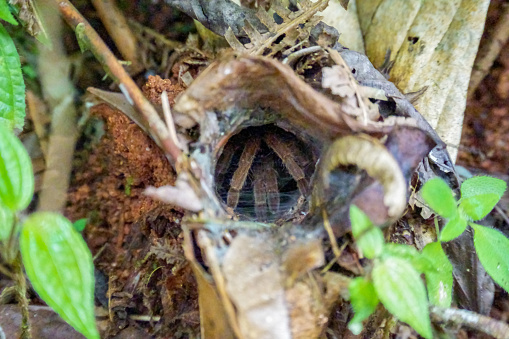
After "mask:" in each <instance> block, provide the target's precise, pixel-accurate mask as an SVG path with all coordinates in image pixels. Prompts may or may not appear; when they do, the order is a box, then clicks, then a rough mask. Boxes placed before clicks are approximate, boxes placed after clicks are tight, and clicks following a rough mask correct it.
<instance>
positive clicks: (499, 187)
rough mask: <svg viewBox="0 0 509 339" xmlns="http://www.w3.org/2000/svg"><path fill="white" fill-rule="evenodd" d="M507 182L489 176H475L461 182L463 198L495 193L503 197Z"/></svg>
mask: <svg viewBox="0 0 509 339" xmlns="http://www.w3.org/2000/svg"><path fill="white" fill-rule="evenodd" d="M506 188H507V184H506V183H505V181H503V180H500V179H497V178H492V177H488V176H480V177H473V178H470V179H467V180H465V181H464V182H463V183H462V184H461V199H465V198H470V197H474V196H476V195H481V194H488V193H493V194H496V195H498V196H499V197H502V195H503V194H504V192H505V190H506Z"/></svg>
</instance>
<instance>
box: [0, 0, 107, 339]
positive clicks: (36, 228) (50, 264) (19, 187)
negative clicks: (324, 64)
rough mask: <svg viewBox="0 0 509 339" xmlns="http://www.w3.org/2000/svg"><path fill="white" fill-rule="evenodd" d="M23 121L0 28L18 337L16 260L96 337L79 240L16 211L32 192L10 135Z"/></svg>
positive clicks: (16, 69) (11, 57)
mask: <svg viewBox="0 0 509 339" xmlns="http://www.w3.org/2000/svg"><path fill="white" fill-rule="evenodd" d="M0 19H3V20H5V21H7V22H9V23H11V24H15V25H17V22H16V20H15V19H14V18H13V17H12V15H11V13H10V11H9V7H8V5H7V3H6V2H5V0H0ZM24 117H25V85H24V82H23V76H22V73H21V64H20V60H19V56H18V53H17V51H16V47H15V46H14V43H13V41H12V39H11V38H10V36H9V34H8V33H7V31H6V30H5V28H4V27H3V26H2V25H0V254H1V255H2V257H3V259H4V261H5V262H6V263H7V264H11V265H12V266H13V269H15V271H16V272H14V273H15V275H17V279H16V281H17V282H18V285H19V286H16V289H17V290H18V291H19V292H18V299H19V302H20V305H21V308H22V315H23V322H22V334H21V335H20V336H21V337H23V338H27V337H29V336H30V335H29V330H28V304H27V301H26V291H25V289H26V285H25V283H24V282H25V279H24V275H23V271H22V268H21V261H22V263H23V266H24V267H25V270H26V275H27V276H28V278H29V279H30V282H31V283H32V286H33V288H34V290H35V291H36V292H37V293H38V294H39V296H40V297H41V298H42V299H43V300H44V301H45V302H46V303H47V304H48V305H49V306H51V307H52V308H53V309H54V310H55V311H56V312H57V313H58V314H59V315H60V316H61V317H62V318H63V319H64V320H65V321H67V322H68V323H69V324H70V325H71V326H73V327H74V328H75V329H76V330H77V331H78V332H80V333H82V334H83V335H84V336H85V337H87V338H99V333H98V331H97V328H96V324H95V316H94V268H93V262H92V256H91V253H90V251H89V249H88V247H87V245H86V243H85V241H84V240H83V238H82V236H81V235H80V233H79V232H78V231H76V230H75V228H74V226H73V224H72V223H71V222H70V221H69V220H67V219H66V218H65V217H63V216H61V215H60V214H58V213H53V212H36V213H33V214H31V215H30V216H28V217H27V218H26V219H25V220H22V219H23V218H22V214H21V211H23V210H24V209H25V208H27V207H28V205H29V204H30V201H31V200H32V196H33V193H34V176H33V172H32V164H31V160H30V157H29V155H28V153H27V152H26V150H25V148H24V147H23V144H22V143H21V142H20V141H19V139H18V138H17V137H16V136H15V135H14V133H13V132H12V130H13V129H18V130H19V129H21V128H22V127H23V121H24ZM82 224H83V222H82ZM78 226H79V227H81V226H84V225H81V226H80V225H78ZM20 255H21V258H20ZM16 268H18V269H16Z"/></svg>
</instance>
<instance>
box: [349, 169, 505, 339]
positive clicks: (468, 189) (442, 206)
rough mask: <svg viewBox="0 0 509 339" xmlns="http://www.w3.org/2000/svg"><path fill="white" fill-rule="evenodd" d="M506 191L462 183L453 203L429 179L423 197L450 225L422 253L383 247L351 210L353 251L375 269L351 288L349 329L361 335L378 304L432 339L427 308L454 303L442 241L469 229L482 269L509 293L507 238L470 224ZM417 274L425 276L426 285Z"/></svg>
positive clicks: (480, 181)
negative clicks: (355, 246)
mask: <svg viewBox="0 0 509 339" xmlns="http://www.w3.org/2000/svg"><path fill="white" fill-rule="evenodd" d="M505 189H506V184H505V182H503V181H502V180H499V179H495V178H491V177H475V178H471V179H468V180H466V181H465V182H464V183H463V184H462V185H461V199H460V200H459V201H456V200H455V199H454V196H453V192H452V190H451V189H450V188H449V186H448V185H447V184H446V183H445V182H444V181H443V180H441V179H432V180H430V181H428V182H427V183H426V184H425V185H424V187H423V189H422V196H423V198H424V199H425V200H426V202H427V203H428V204H429V206H430V207H431V208H433V209H434V210H435V211H436V212H437V213H438V214H439V215H441V216H442V217H444V218H446V219H447V220H448V222H447V224H446V226H445V227H444V228H443V229H442V231H441V232H440V235H439V241H438V242H433V243H430V244H428V245H426V246H425V247H424V248H423V250H422V252H418V251H417V250H416V249H415V248H414V247H412V246H408V245H400V244H391V243H385V242H384V239H383V234H382V231H381V230H380V229H379V228H377V227H376V226H375V225H373V224H372V223H371V221H370V220H369V218H368V217H367V216H366V215H365V214H364V213H363V212H362V211H361V210H360V209H359V208H357V207H356V206H351V208H350V220H351V223H352V233H353V236H354V238H355V240H356V243H357V247H358V248H359V250H360V251H361V252H362V253H363V255H364V256H365V257H366V258H368V259H372V260H373V266H372V270H371V272H370V273H369V274H368V275H366V276H364V277H358V278H355V279H353V280H352V281H351V283H350V285H349V292H350V301H351V304H352V307H353V309H354V311H355V316H354V317H353V319H352V320H351V321H350V323H349V325H348V326H349V328H350V330H351V331H352V332H353V333H355V334H358V333H360V331H361V330H362V321H363V320H364V319H367V318H368V317H369V316H370V315H371V314H372V313H373V312H374V311H375V309H376V306H377V305H378V303H379V301H381V302H382V304H383V305H384V306H385V308H386V309H387V310H388V311H389V312H391V313H392V314H393V315H394V316H395V317H396V318H398V319H399V320H401V321H403V322H406V323H408V324H409V325H410V326H412V327H413V328H414V329H415V330H416V331H417V332H418V333H419V334H420V335H422V336H423V337H425V338H431V337H432V336H433V334H432V330H431V322H430V317H429V305H430V304H431V305H436V306H442V307H450V305H451V301H452V285H453V276H452V265H451V263H450V262H449V259H448V258H447V256H446V254H445V252H444V250H443V249H442V245H441V241H450V240H452V239H454V238H456V237H458V236H459V235H461V233H463V232H464V231H465V229H466V227H468V226H470V227H472V228H473V229H474V245H475V248H476V251H477V255H478V256H479V259H480V261H481V263H482V264H483V266H484V268H485V269H486V271H487V272H488V273H489V274H490V275H491V276H492V278H493V280H495V282H497V283H498V284H499V285H500V286H502V287H503V288H504V289H505V290H506V291H507V290H509V239H507V238H506V237H505V236H504V235H503V234H502V233H501V232H500V231H498V230H494V229H491V228H488V227H485V226H482V225H478V224H475V223H473V222H472V221H477V220H480V219H482V218H484V217H485V216H486V215H487V214H488V213H489V212H490V211H491V210H492V209H493V208H494V207H495V205H496V204H497V202H498V201H499V200H500V198H501V197H502V194H503V193H504V191H505ZM421 274H424V275H425V278H426V285H425V284H424V282H423V281H422V279H421ZM426 291H427V293H426Z"/></svg>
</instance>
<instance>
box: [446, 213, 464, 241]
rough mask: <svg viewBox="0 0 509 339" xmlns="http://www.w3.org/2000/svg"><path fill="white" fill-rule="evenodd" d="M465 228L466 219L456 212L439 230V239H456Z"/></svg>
mask: <svg viewBox="0 0 509 339" xmlns="http://www.w3.org/2000/svg"><path fill="white" fill-rule="evenodd" d="M466 228H467V221H466V220H465V218H463V217H462V216H461V213H457V214H456V215H455V216H454V217H452V218H451V219H449V221H448V222H447V224H445V226H444V228H443V229H442V231H440V241H451V240H453V239H456V238H457V237H459V236H460V235H461V233H463V232H464V231H465V229H466Z"/></svg>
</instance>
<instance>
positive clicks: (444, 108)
mask: <svg viewBox="0 0 509 339" xmlns="http://www.w3.org/2000/svg"><path fill="white" fill-rule="evenodd" d="M488 4H489V1H487V0H463V1H460V0H454V1H450V0H449V1H447V0H423V1H404V0H383V1H370V0H358V3H357V5H358V9H359V11H358V12H359V15H365V16H369V18H362V17H361V27H362V29H363V33H364V36H365V41H366V51H367V54H368V56H369V57H370V59H371V61H372V62H373V64H374V65H375V66H376V67H380V66H381V65H382V63H383V60H384V56H385V53H386V52H387V50H388V49H390V50H391V52H392V55H391V59H392V60H394V61H395V63H394V67H393V68H392V70H391V73H390V75H391V80H392V81H394V83H395V84H396V86H397V87H398V88H399V90H401V91H402V92H406V93H408V92H415V91H418V90H420V89H422V88H424V87H426V86H428V89H427V90H426V91H425V92H424V93H423V95H422V96H420V97H419V98H418V99H417V100H416V102H415V106H416V108H417V109H418V110H419V112H420V113H421V114H422V115H423V116H424V117H425V118H426V119H427V120H428V121H429V123H430V125H431V126H432V127H433V128H435V129H436V130H437V133H438V135H439V136H440V137H441V138H442V139H443V140H444V142H445V143H446V144H447V145H448V151H449V153H450V154H451V159H453V160H454V159H456V154H457V145H458V143H459V140H460V137H461V129H462V123H463V112H464V109H465V105H466V91H467V87H468V83H469V78H470V73H471V69H472V65H473V62H474V59H475V55H476V53H477V48H478V45H479V41H480V37H481V35H482V31H483V28H484V21H485V18H486V12H487V8H488ZM381 36H382V38H380V37H381Z"/></svg>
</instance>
